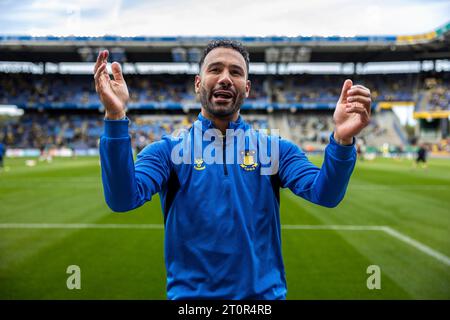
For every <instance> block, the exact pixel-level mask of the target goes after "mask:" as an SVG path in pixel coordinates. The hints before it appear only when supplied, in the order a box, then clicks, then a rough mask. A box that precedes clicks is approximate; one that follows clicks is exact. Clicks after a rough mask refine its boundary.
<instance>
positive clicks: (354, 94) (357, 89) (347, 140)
mask: <svg viewBox="0 0 450 320" xmlns="http://www.w3.org/2000/svg"><path fill="white" fill-rule="evenodd" d="M371 103H372V99H371V97H370V90H369V89H367V88H366V87H364V86H361V85H353V82H352V80H349V79H347V80H345V82H344V85H343V87H342V92H341V96H340V98H339V101H338V103H337V105H336V109H335V111H334V115H333V120H334V123H335V126H336V127H335V130H334V138H335V140H336V141H337V142H339V143H341V144H351V143H352V141H353V137H354V136H356V135H357V134H358V133H360V132H361V130H362V129H364V128H365V127H366V126H367V125H368V124H369V122H370V105H371Z"/></svg>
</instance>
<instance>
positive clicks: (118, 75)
mask: <svg viewBox="0 0 450 320" xmlns="http://www.w3.org/2000/svg"><path fill="white" fill-rule="evenodd" d="M111 70H112V74H113V77H114V80H116V81H118V82H123V81H124V79H123V74H122V67H121V66H120V64H119V63H118V62H113V63H112V65H111Z"/></svg>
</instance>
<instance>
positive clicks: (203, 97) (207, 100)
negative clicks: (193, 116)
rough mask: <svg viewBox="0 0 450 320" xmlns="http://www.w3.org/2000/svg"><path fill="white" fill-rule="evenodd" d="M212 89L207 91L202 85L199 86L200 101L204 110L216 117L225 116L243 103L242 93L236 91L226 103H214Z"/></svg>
mask: <svg viewBox="0 0 450 320" xmlns="http://www.w3.org/2000/svg"><path fill="white" fill-rule="evenodd" d="M212 98H213V90H211V91H210V92H208V91H207V90H206V89H205V88H204V87H201V88H200V103H201V104H202V107H203V108H205V110H206V111H207V112H208V113H209V114H211V115H212V116H214V117H216V118H227V117H229V116H231V115H232V114H234V113H236V112H237V111H239V109H240V108H241V106H242V104H243V103H244V93H242V92H239V91H237V92H236V94H235V95H234V96H233V98H232V100H231V102H230V103H228V104H216V103H214V102H213V101H212Z"/></svg>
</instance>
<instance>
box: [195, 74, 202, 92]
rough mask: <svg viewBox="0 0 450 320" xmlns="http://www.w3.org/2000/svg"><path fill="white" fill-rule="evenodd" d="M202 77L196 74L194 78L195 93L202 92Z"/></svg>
mask: <svg viewBox="0 0 450 320" xmlns="http://www.w3.org/2000/svg"><path fill="white" fill-rule="evenodd" d="M201 81H202V79H201V78H200V76H199V75H198V74H197V75H196V76H195V80H194V88H195V93H196V94H199V93H200V83H201Z"/></svg>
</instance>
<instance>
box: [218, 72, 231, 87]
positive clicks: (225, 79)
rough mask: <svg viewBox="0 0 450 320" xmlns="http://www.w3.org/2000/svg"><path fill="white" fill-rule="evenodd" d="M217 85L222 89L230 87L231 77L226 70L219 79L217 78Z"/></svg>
mask: <svg viewBox="0 0 450 320" xmlns="http://www.w3.org/2000/svg"><path fill="white" fill-rule="evenodd" d="M218 82H219V84H220V85H221V86H223V87H229V86H231V84H232V82H231V77H230V73H229V72H228V70H224V71H223V72H222V73H221V74H220V78H219V81H218Z"/></svg>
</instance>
